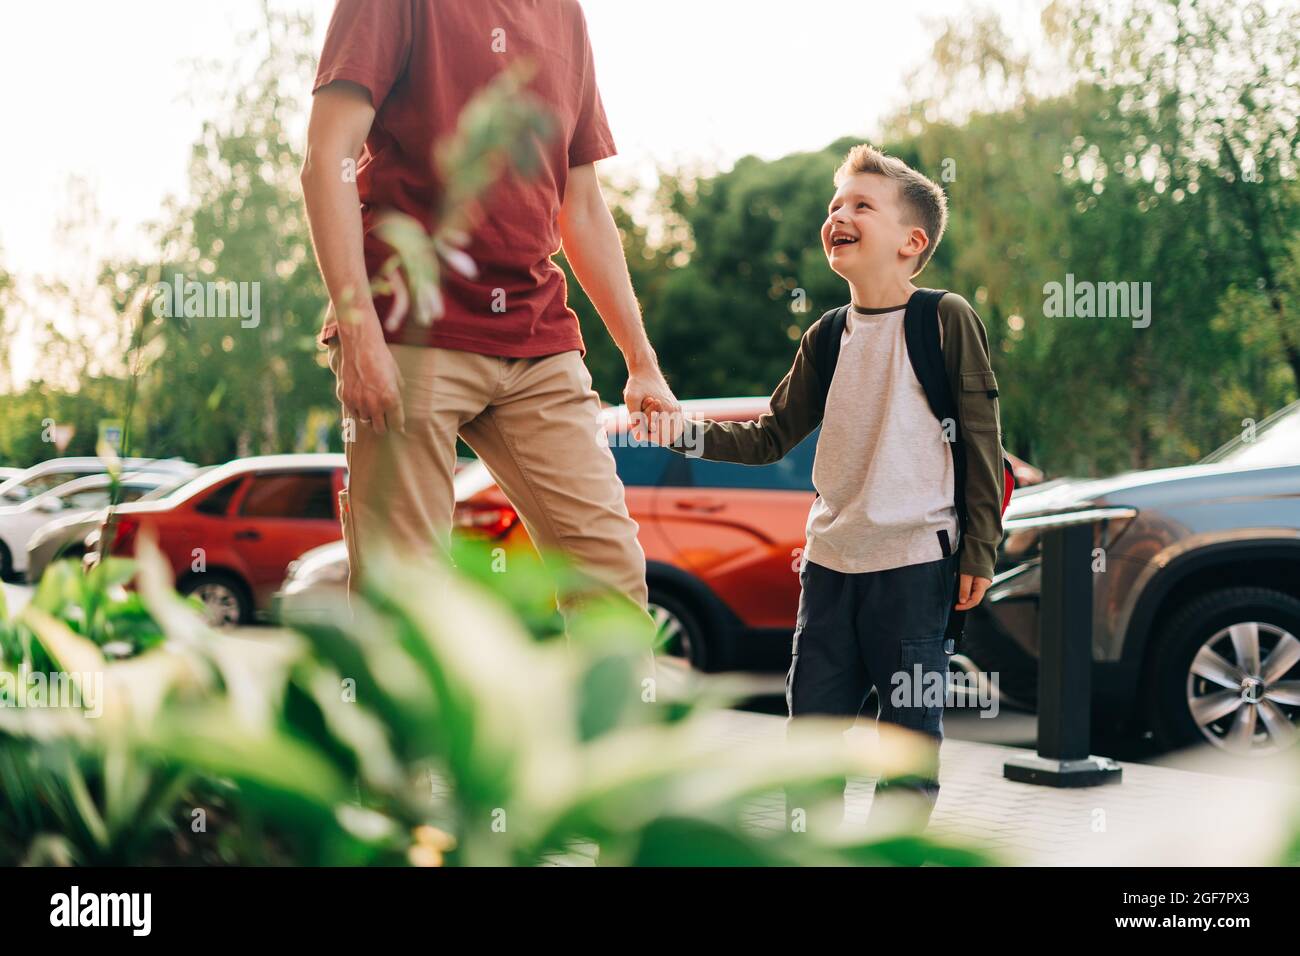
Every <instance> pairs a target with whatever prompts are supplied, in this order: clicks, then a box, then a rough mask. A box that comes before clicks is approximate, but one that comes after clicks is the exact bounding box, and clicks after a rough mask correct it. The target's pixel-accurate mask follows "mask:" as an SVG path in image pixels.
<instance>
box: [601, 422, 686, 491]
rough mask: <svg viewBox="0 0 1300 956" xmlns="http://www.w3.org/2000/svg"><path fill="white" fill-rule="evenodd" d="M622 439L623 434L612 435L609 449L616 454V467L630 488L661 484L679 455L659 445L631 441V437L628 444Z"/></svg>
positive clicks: (624, 482) (619, 475)
mask: <svg viewBox="0 0 1300 956" xmlns="http://www.w3.org/2000/svg"><path fill="white" fill-rule="evenodd" d="M622 440H623V436H622V435H611V436H610V447H609V450H610V451H611V452H613V454H614V467H615V468H617V469H618V477H619V478H620V479H621V480H622V482H623V484H624V485H625V486H626V487H628V488H645V487H649V486H652V485H657V484H660V483H661V482H662V481H663V477H664V473H665V472H666V471H667V470H668V469H669V467H671V466H672V464H673V461H674V460H675V459H676V458H677V455H676V454H674V453H673V452H671V451H669V450H668V449H667V448H660V447H659V446H658V445H649V444H640V443H631V441H630V439H628V441H629V443H628V444H623V443H621V441H622Z"/></svg>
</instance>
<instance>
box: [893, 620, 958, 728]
mask: <svg viewBox="0 0 1300 956" xmlns="http://www.w3.org/2000/svg"><path fill="white" fill-rule="evenodd" d="M899 650H900V653H899V672H900V673H902V674H903V675H904V681H903V689H904V690H905V691H907V693H906V694H904V695H903V699H902V700H900V701H898V703H895V701H894V699H893V695H892V691H891V699H890V715H891V718H892V719H891V721H890V722H891V723H895V724H898V725H899V726H900V727H905V728H907V729H908V730H918V731H920V732H922V733H926V734H929V735H930V736H932V737H937V738H940V739H942V737H943V705H944V698H945V697H946V696H947V694H948V655H947V654H945V653H944V651H943V636H942V635H939V636H937V637H927V638H922V639H921V640H916V641H904V642H902V643H901V644H900V645H899ZM900 705H901V706H900Z"/></svg>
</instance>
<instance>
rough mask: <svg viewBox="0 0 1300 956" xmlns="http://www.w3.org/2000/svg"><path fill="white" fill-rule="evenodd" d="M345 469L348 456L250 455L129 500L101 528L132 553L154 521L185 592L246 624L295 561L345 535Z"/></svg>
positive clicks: (120, 549)
mask: <svg viewBox="0 0 1300 956" xmlns="http://www.w3.org/2000/svg"><path fill="white" fill-rule="evenodd" d="M345 475H346V461H345V459H344V456H343V455H337V454H334V455H267V456H264V457H259V458H243V459H239V460H237V461H232V462H228V463H227V464H224V465H221V466H220V467H217V468H214V469H212V470H211V471H208V472H205V473H204V474H203V475H202V476H201V477H199V478H196V479H195V480H194V481H191V482H189V483H187V484H184V485H182V486H181V487H180V488H178V489H177V490H176V491H174V492H172V493H171V494H170V495H168V496H167V497H165V498H160V499H158V500H157V501H150V502H134V503H132V504H125V505H122V506H120V507H119V508H117V510H116V512H115V514H114V515H113V518H112V527H111V529H110V528H108V527H106V526H104V527H101V528H100V532H99V533H100V534H101V535H103V534H111V535H112V537H111V538H110V539H109V541H110V543H109V547H108V551H109V553H110V554H113V555H120V556H130V555H132V554H134V553H135V542H136V540H137V538H138V537H139V535H140V533H141V532H142V531H143V530H144V529H146V528H147V529H149V530H150V531H151V532H152V533H153V534H154V536H155V537H156V538H157V540H158V546H159V548H160V549H161V550H162V553H163V554H164V555H165V556H166V558H167V560H168V561H169V562H170V563H171V566H172V570H173V571H174V572H175V574H176V589H177V590H178V591H179V592H180V593H181V594H186V595H188V594H196V595H198V596H199V597H200V598H201V599H202V600H203V603H204V606H205V607H206V609H207V612H208V618H209V620H210V621H211V622H212V623H214V624H216V625H219V626H233V625H237V624H246V623H249V622H250V621H252V620H253V619H254V617H256V616H260V615H263V614H265V612H266V611H267V610H268V609H269V607H270V604H271V595H272V594H273V593H274V592H275V589H276V588H277V587H279V585H280V582H281V581H283V580H284V575H285V569H286V568H287V567H288V565H289V562H290V561H292V560H293V559H294V558H296V557H298V555H300V554H302V553H303V552H304V551H307V550H309V549H310V548H314V547H317V546H318V545H322V544H325V543H327V542H330V541H334V540H337V539H338V538H339V527H340V525H339V514H338V493H339V491H340V490H341V489H342V488H343V485H344V481H345ZM88 544H89V542H88ZM96 554H97V550H96V549H93V548H92V549H89V550H88V554H87V560H88V561H94V560H95V557H96Z"/></svg>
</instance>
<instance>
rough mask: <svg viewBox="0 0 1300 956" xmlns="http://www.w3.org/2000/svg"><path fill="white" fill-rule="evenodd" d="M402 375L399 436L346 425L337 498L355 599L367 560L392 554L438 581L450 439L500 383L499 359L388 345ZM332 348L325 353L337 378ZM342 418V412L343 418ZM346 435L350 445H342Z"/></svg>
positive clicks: (450, 501) (447, 510)
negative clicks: (343, 477) (343, 478)
mask: <svg viewBox="0 0 1300 956" xmlns="http://www.w3.org/2000/svg"><path fill="white" fill-rule="evenodd" d="M389 348H391V349H392V352H393V357H394V358H395V359H396V360H397V366H398V369H399V370H400V371H401V374H402V405H403V412H404V414H405V419H406V430H405V432H404V433H400V432H395V431H388V432H386V433H385V434H383V435H380V434H377V433H376V432H375V431H374V430H373V429H372V428H371V427H370V426H369V425H364V424H362V423H361V422H352V423H350V424H349V423H347V422H346V421H345V423H344V424H345V431H344V438H345V443H344V448H345V450H346V452H347V459H348V487H347V490H345V491H343V492H342V493H341V494H340V496H339V497H340V505H341V508H340V510H341V512H342V514H343V533H344V539H345V541H346V543H347V548H348V568H349V573H348V587H349V590H350V591H353V592H355V591H356V590H357V588H358V587H359V585H360V582H361V576H362V573H363V572H364V570H365V566H366V558H367V556H368V555H371V554H374V553H375V552H376V550H377V549H380V548H391V549H393V551H394V552H395V553H397V554H399V555H401V556H402V558H403V560H407V561H414V562H417V563H421V564H425V565H427V567H428V568H429V570H430V573H434V574H437V573H438V569H439V562H438V560H437V554H438V551H439V549H442V550H444V551H445V549H446V545H447V541H448V537H449V534H450V530H451V517H452V509H453V508H454V507H455V501H454V492H453V490H452V475H453V473H454V471H455V465H456V433H457V432H458V431H459V429H460V427H461V426H462V425H463V424H464V423H465V422H467V421H469V420H470V419H472V418H473V417H474V416H475V415H477V414H479V412H480V411H482V409H483V407H484V406H485V405H486V404H487V401H488V394H489V389H490V388H491V387H492V385H493V384H494V383H495V381H496V379H497V377H498V376H499V375H500V366H499V363H500V361H501V360H500V359H496V358H492V357H491V356H485V355H476V354H474V353H471V352H459V351H453V350H450V349H434V348H422V347H418V346H410V345H392V346H389ZM338 361H339V346H338V345H337V343H335V344H333V345H331V347H330V368H331V369H334V370H335V372H336V374H337V369H338ZM344 414H345V415H346V414H347V412H346V410H345V411H344ZM349 434H350V435H351V437H352V438H353V440H352V441H346V439H347V438H348V437H349Z"/></svg>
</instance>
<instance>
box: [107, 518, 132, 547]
mask: <svg viewBox="0 0 1300 956" xmlns="http://www.w3.org/2000/svg"><path fill="white" fill-rule="evenodd" d="M116 525H117V527H116V530H115V531H114V532H113V543H112V545H110V546H109V549H108V550H109V552H110V553H112V554H116V555H123V554H131V553H132V552H133V551H134V550H135V534H136V532H137V531H139V530H140V519H139V518H125V517H119V518H117V519H116Z"/></svg>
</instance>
